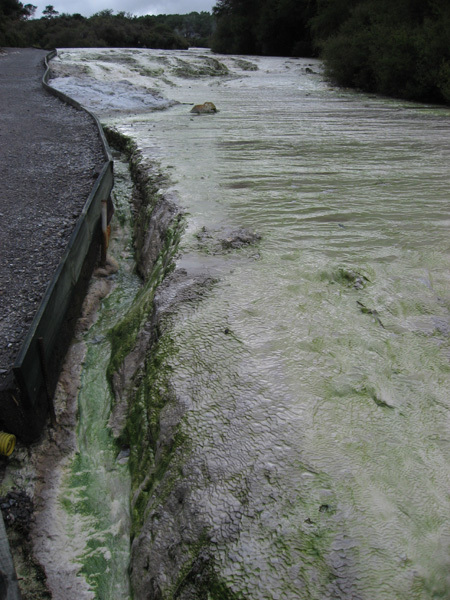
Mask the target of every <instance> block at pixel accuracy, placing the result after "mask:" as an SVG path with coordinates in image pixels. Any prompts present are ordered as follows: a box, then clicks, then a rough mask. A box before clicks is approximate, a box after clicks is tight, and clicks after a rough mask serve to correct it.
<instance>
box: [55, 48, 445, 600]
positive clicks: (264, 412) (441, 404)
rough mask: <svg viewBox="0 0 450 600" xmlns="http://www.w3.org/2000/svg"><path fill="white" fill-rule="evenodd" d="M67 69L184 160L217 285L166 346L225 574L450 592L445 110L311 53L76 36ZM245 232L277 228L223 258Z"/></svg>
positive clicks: (194, 247) (146, 139)
mask: <svg viewBox="0 0 450 600" xmlns="http://www.w3.org/2000/svg"><path fill="white" fill-rule="evenodd" d="M211 59H217V61H220V62H219V63H214V62H212V60H211ZM225 67H226V69H225ZM256 67H257V70H251V69H253V68H255V69H256ZM54 70H55V74H56V75H57V76H58V78H57V79H56V80H54V81H53V84H54V85H55V87H59V88H60V89H62V90H63V91H66V92H67V93H69V94H70V95H72V96H73V97H75V98H77V99H79V100H80V101H82V102H83V103H84V104H85V105H86V106H88V107H90V108H92V109H93V110H95V111H96V112H97V114H98V115H99V116H100V118H101V119H102V121H104V122H107V123H108V124H113V125H114V126H116V127H117V128H118V129H119V130H120V131H121V132H123V133H125V134H127V135H129V136H131V137H133V138H134V139H135V140H136V142H137V143H138V145H139V147H140V148H141V149H142V151H143V153H144V157H145V158H146V160H149V161H158V162H159V163H160V164H161V166H162V168H163V169H164V170H166V171H167V172H168V173H170V176H171V191H173V192H176V194H177V197H178V199H179V203H180V204H181V205H182V206H183V207H184V208H185V210H186V211H187V213H188V227H187V231H186V233H185V234H184V237H183V239H182V252H181V254H180V256H179V257H178V259H177V267H180V268H186V269H187V270H188V271H189V272H191V273H193V272H205V271H207V272H208V273H210V274H211V275H212V276H214V277H216V278H217V279H218V283H217V285H216V286H215V287H214V288H213V290H212V291H211V292H210V293H209V294H208V295H207V296H206V297H205V298H204V299H203V300H202V302H201V303H200V304H198V305H196V306H195V307H194V306H192V305H188V306H183V307H181V308H180V310H179V312H178V314H177V318H176V319H175V321H174V323H173V336H172V337H173V339H174V340H175V345H176V349H177V351H176V353H175V354H174V356H172V357H171V358H170V359H169V360H170V362H171V365H172V366H173V367H174V371H173V381H172V383H173V386H174V389H175V390H176V392H177V394H178V396H179V397H180V398H183V401H184V402H185V405H186V409H187V413H186V417H185V424H184V428H185V431H186V432H188V433H189V436H190V437H191V439H192V448H193V450H192V455H191V456H190V458H189V462H188V464H189V467H190V468H189V469H187V470H185V473H186V481H187V482H188V483H189V485H190V489H191V494H192V498H191V499H192V502H194V503H196V505H197V508H198V511H199V512H200V514H201V515H202V518H203V519H204V521H205V523H207V525H208V526H209V528H210V531H211V532H212V534H211V535H212V542H213V544H214V547H215V559H216V569H217V570H218V571H219V573H220V576H221V577H222V578H223V579H224V580H225V581H226V582H227V584H228V585H229V587H230V588H231V589H233V590H235V591H238V592H240V593H242V594H243V595H244V596H245V598H247V599H263V598H273V599H276V598H302V599H303V598H304V599H310V598H311V599H312V598H320V599H322V598H346V599H350V598H351V599H359V598H361V599H364V600H375V599H376V600H392V599H394V598H395V599H405V600H406V599H408V600H411V599H420V600H425V599H431V598H450V520H449V518H448V515H449V514H450V495H449V490H450V466H449V460H450V420H449V408H450V393H449V392H450V377H449V358H450V345H449V332H450V317H449V308H450V294H449V289H450V287H449V286H450V254H449V245H448V227H449V224H450V219H449V216H448V193H449V192H448V190H449V183H450V177H449V173H448V164H449V159H450V142H449V133H450V121H449V116H450V111H448V110H447V109H444V108H436V107H433V106H424V105H417V104H409V103H403V102H399V101H394V100H388V99H383V98H378V97H371V96H366V95H361V94H357V93H353V92H348V91H342V90H339V89H336V88H333V87H330V86H329V85H327V83H326V82H325V81H324V79H323V78H322V76H321V75H320V63H318V62H312V61H309V60H294V59H283V58H253V57H252V58H250V59H248V58H246V59H245V61H243V60H242V57H221V56H214V55H211V54H207V53H205V52H204V51H197V50H190V51H187V52H175V51H174V52H163V51H155V50H101V51H97V50H73V51H72V50H70V51H63V52H60V53H59V59H58V60H57V61H54ZM225 71H226V72H225ZM214 72H215V73H216V74H215V75H214V74H212V73H214ZM150 92H151V93H150ZM118 100H119V101H118ZM171 101H177V102H179V104H173V102H171ZM204 101H212V102H214V103H215V104H216V106H217V107H218V109H219V111H220V112H218V113H217V114H215V115H202V116H193V115H191V114H190V113H189V110H190V106H189V103H196V104H197V103H202V102H204ZM155 108H158V109H160V110H155ZM238 227H245V228H247V229H250V230H252V231H254V232H257V233H258V234H260V235H261V237H262V239H261V242H260V243H259V244H258V245H257V246H253V247H248V248H245V249H241V250H234V251H227V252H217V248H218V247H219V246H220V244H219V245H218V244H217V243H216V240H217V239H218V238H220V237H221V236H223V235H224V234H223V231H226V232H227V233H226V234H225V235H228V233H229V228H238Z"/></svg>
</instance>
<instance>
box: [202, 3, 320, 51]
mask: <svg viewBox="0 0 450 600" xmlns="http://www.w3.org/2000/svg"><path fill="white" fill-rule="evenodd" d="M213 14H214V17H215V18H216V21H217V27H216V30H215V32H214V34H213V37H212V46H211V47H212V49H213V50H214V51H215V52H223V53H230V54H263V55H277V56H312V54H313V52H314V48H313V42H312V38H311V33H310V27H309V21H310V19H311V18H312V17H313V16H314V15H315V0H314V1H312V0H261V1H260V0H219V1H218V2H217V4H216V6H215V7H214V9H213Z"/></svg>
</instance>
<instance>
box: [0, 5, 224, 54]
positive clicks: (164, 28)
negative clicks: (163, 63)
mask: <svg viewBox="0 0 450 600" xmlns="http://www.w3.org/2000/svg"><path fill="white" fill-rule="evenodd" d="M35 12H36V7H35V6H33V5H32V4H26V5H23V4H22V3H21V2H19V1H18V0H2V4H1V6H0V46H22V47H23V46H35V47H38V48H101V47H112V48H124V47H125V48H163V49H170V50H171V49H186V48H188V47H189V46H200V47H205V46H208V44H209V37H210V35H211V32H212V25H213V18H212V15H211V14H210V13H208V12H201V13H198V12H192V13H190V14H187V15H157V16H152V15H145V16H142V17H135V16H133V15H130V14H128V13H125V12H119V13H117V14H114V12H113V11H112V10H103V11H101V12H99V13H96V14H95V15H93V16H92V17H89V18H86V17H83V16H82V15H80V14H73V15H68V14H62V15H60V14H59V12H58V11H57V10H55V8H54V7H53V6H52V5H48V6H47V7H46V8H45V10H44V11H43V16H42V18H40V19H31V18H30V17H32V16H33V15H34V13H35Z"/></svg>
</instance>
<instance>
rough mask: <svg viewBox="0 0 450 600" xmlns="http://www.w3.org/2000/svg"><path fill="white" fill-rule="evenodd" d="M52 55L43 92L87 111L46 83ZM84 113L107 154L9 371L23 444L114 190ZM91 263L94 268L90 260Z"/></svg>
mask: <svg viewBox="0 0 450 600" xmlns="http://www.w3.org/2000/svg"><path fill="white" fill-rule="evenodd" d="M55 55H56V51H53V52H51V53H50V54H49V55H48V56H47V58H46V67H47V69H46V72H45V74H44V77H43V81H42V84H43V86H44V88H45V89H46V90H48V91H49V92H50V93H52V94H54V95H55V96H57V97H59V98H60V99H61V100H62V101H63V102H66V103H68V104H71V105H72V106H74V107H75V108H77V109H79V110H85V109H84V108H83V107H82V106H81V105H80V104H79V103H78V102H76V101H75V100H73V99H72V98H69V97H68V96H66V95H65V94H63V93H61V92H59V91H58V90H55V89H54V88H52V87H51V86H50V85H49V84H48V79H49V67H48V61H49V60H50V59H51V58H53V57H54V56H55ZM86 112H88V113H89V114H90V115H91V117H92V119H93V120H94V121H95V123H96V124H97V127H98V129H99V133H100V136H101V138H102V142H103V147H104V150H105V157H106V162H105V164H104V165H103V168H102V170H101V173H100V175H99V176H98V178H97V180H96V182H95V184H94V187H93V189H92V192H91V193H90V195H89V197H88V199H87V201H86V204H85V206H84V208H83V211H82V213H81V215H80V217H79V219H78V222H77V224H76V227H75V229H74V231H73V232H72V235H71V237H70V240H69V243H68V246H67V248H66V250H65V252H64V255H63V257H62V259H61V262H60V264H59V266H58V268H57V270H56V272H55V274H54V276H53V278H52V280H51V281H50V283H49V285H48V287H47V290H46V293H45V295H44V298H43V300H42V302H41V304H40V306H39V308H38V311H37V313H36V315H35V317H34V319H33V322H32V324H31V327H30V329H29V332H28V335H27V337H26V339H25V341H24V343H23V344H22V347H21V349H20V351H19V353H18V356H17V358H16V361H15V363H14V366H13V373H14V377H15V380H16V384H17V386H18V388H19V390H20V401H19V404H21V405H22V406H21V415H22V418H21V419H20V421H21V425H20V429H21V431H13V430H14V427H12V428H11V430H12V431H13V432H14V433H16V435H18V436H19V437H21V438H22V439H23V440H24V441H33V440H34V439H36V438H37V437H38V436H39V434H40V431H41V429H42V426H43V424H44V423H45V420H46V417H47V414H46V413H47V412H48V410H49V409H50V410H51V408H52V402H51V396H52V395H53V392H54V388H55V386H56V381H57V378H58V374H59V369H60V366H61V364H62V360H63V358H64V354H65V352H66V350H67V347H68V344H69V342H70V339H67V337H68V336H70V335H71V328H70V327H68V326H67V320H68V314H69V313H70V309H71V305H72V304H73V302H74V295H75V294H77V293H78V296H80V295H82V294H83V291H80V289H78V288H80V280H81V279H82V278H83V277H84V278H85V279H86V280H87V279H88V278H89V275H90V273H83V269H84V270H86V269H85V266H86V261H87V258H88V256H91V257H92V256H93V254H95V252H97V254H98V249H99V247H100V244H101V236H102V234H101V210H102V201H104V200H109V201H110V193H111V189H112V187H113V161H112V155H111V150H110V148H109V145H108V143H107V141H106V138H105V135H104V133H103V129H102V127H101V125H100V123H99V121H98V119H97V118H96V117H95V115H93V114H92V113H90V112H89V111H86ZM94 260H95V257H94ZM90 262H91V263H93V260H92V258H91V261H90ZM81 287H83V286H81ZM84 287H86V286H84ZM78 300H80V298H78ZM78 303H80V302H78ZM70 318H71V320H72V321H74V320H75V318H76V315H74V314H72V315H70ZM72 330H73V327H72ZM16 401H17V400H16ZM44 413H45V414H44Z"/></svg>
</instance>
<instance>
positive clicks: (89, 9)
mask: <svg viewBox="0 0 450 600" xmlns="http://www.w3.org/2000/svg"><path fill="white" fill-rule="evenodd" d="M22 3H23V4H33V5H34V6H37V7H38V9H37V11H36V14H35V16H36V17H40V16H41V15H42V10H43V9H44V8H45V7H46V6H47V5H49V4H51V5H52V6H53V7H54V8H55V10H57V11H58V12H59V13H68V14H70V15H72V14H74V13H80V14H81V15H84V16H85V17H90V16H91V15H93V14H94V13H96V12H99V11H101V10H105V9H107V8H111V9H112V10H113V11H114V12H120V11H122V10H123V11H125V12H127V13H131V14H133V15H160V14H163V15H173V14H184V13H190V12H193V11H197V12H201V11H202V10H207V11H209V12H211V9H212V7H213V6H214V5H215V4H216V0H76V2H74V1H73V0H43V1H41V0H39V1H38V2H36V1H33V0H22Z"/></svg>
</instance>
